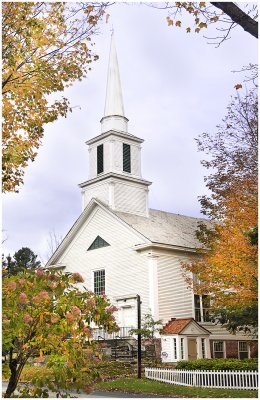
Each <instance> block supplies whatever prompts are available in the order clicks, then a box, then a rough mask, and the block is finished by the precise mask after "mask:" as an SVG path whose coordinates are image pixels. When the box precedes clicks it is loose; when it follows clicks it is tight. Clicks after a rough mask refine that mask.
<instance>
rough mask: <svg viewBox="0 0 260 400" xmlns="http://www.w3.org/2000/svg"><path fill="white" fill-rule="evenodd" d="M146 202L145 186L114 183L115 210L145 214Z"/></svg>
mask: <svg viewBox="0 0 260 400" xmlns="http://www.w3.org/2000/svg"><path fill="white" fill-rule="evenodd" d="M146 204H147V190H146V187H145V188H144V187H142V186H141V185H140V186H139V185H138V186H137V185H131V184H125V183H116V184H115V209H116V210H117V211H122V212H131V213H135V214H137V215H146Z"/></svg>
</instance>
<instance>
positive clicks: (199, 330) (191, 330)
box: [181, 321, 210, 336]
mask: <svg viewBox="0 0 260 400" xmlns="http://www.w3.org/2000/svg"><path fill="white" fill-rule="evenodd" d="M181 334H182V335H196V336H197V335H205V334H206V335H209V334H210V332H209V331H208V330H207V329H205V328H203V327H202V326H200V325H199V324H198V323H197V322H196V321H191V322H190V323H189V324H188V325H187V326H185V328H184V329H183V330H182V332H181Z"/></svg>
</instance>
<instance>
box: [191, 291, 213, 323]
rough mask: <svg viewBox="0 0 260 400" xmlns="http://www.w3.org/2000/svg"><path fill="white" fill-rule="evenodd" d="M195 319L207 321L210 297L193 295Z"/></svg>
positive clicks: (208, 318)
mask: <svg viewBox="0 0 260 400" xmlns="http://www.w3.org/2000/svg"><path fill="white" fill-rule="evenodd" d="M194 311H195V321H198V322H207V321H209V320H210V297H209V296H207V295H199V294H195V295H194Z"/></svg>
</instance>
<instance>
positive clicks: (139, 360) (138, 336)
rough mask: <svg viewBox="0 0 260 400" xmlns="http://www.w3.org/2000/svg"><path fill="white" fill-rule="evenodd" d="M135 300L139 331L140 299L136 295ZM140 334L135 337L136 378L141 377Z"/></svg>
mask: <svg viewBox="0 0 260 400" xmlns="http://www.w3.org/2000/svg"><path fill="white" fill-rule="evenodd" d="M136 299H137V329H138V330H139V331H140V329H141V299H140V296H139V294H137V295H136ZM141 351H142V348H141V333H138V335H137V378H138V379H141V377H142V354H141Z"/></svg>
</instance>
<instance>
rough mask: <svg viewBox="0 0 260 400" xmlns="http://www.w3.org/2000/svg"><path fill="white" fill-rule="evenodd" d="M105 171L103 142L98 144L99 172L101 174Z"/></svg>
mask: <svg viewBox="0 0 260 400" xmlns="http://www.w3.org/2000/svg"><path fill="white" fill-rule="evenodd" d="M103 171H104V150H103V144H100V145H99V146H97V173H98V174H101V172H103Z"/></svg>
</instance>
